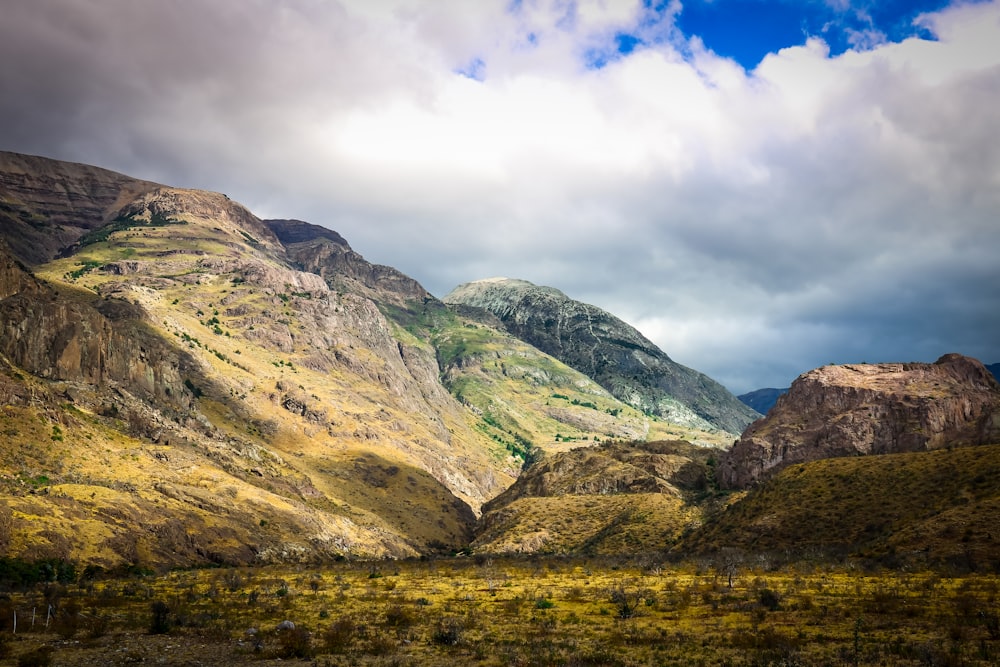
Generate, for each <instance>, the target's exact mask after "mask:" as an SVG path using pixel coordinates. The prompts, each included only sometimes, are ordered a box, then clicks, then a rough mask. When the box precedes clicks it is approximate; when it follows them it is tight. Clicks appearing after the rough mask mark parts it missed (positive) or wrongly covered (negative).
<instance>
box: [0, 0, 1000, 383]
mask: <svg viewBox="0 0 1000 667" xmlns="http://www.w3.org/2000/svg"><path fill="white" fill-rule="evenodd" d="M3 4H4V7H3V11H2V13H0V149H2V150H12V151H17V152H23V153H30V154H35V155H43V156H47V157H52V158H58V159H64V160H72V161H77V162H84V163H88V164H95V165H98V166H102V167H105V168H109V169H114V170H116V171H120V172H123V173H126V174H129V175H132V176H135V177H139V178H145V179H150V180H154V181H158V182H161V183H165V184H169V185H174V186H180V187H195V188H201V189H208V190H215V191H219V192H224V193H226V194H228V195H229V196H230V197H232V198H233V199H235V200H237V201H239V202H241V203H243V204H244V205H246V206H247V207H249V208H250V209H251V210H252V211H253V212H254V213H256V214H257V215H258V216H260V217H265V218H266V217H280V218H298V219H302V220H307V221H309V222H313V223H316V224H321V225H325V226H327V227H330V228H332V229H335V230H336V231H338V232H340V233H341V234H342V235H343V236H344V237H345V238H346V239H347V240H348V242H349V243H350V244H351V245H352V247H353V248H354V249H355V250H357V251H358V252H360V253H361V254H363V255H364V256H365V257H366V258H367V259H368V260H369V261H372V262H375V263H379V264H387V265H390V266H394V267H396V268H397V269H399V270H401V271H403V272H404V273H406V274H408V275H410V276H412V277H413V278H415V279H417V280H418V281H420V283H421V284H423V285H424V287H425V288H427V289H428V290H429V291H430V292H431V293H432V294H434V295H436V296H438V297H442V296H444V295H445V294H446V293H447V292H449V291H450V290H451V289H452V288H453V287H455V286H456V285H458V284H460V283H464V282H468V281H471V280H476V279H480V278H487V277H493V276H508V277H512V278H522V279H526V280H530V281H532V282H534V283H536V284H539V285H549V286H552V287H556V288H558V289H560V290H562V291H563V292H565V293H566V294H567V295H568V296H570V297H571V298H574V299H578V300H580V301H584V302H587V303H591V304H594V305H596V306H599V307H601V308H604V309H605V310H608V311H610V312H612V313H613V314H615V315H617V316H618V317H620V318H622V319H623V320H625V321H626V322H628V323H630V324H632V325H633V326H635V327H636V328H638V329H639V330H640V331H641V332H642V333H643V334H645V335H646V336H647V337H648V338H650V339H651V340H652V341H653V342H654V343H656V344H657V345H659V346H660V347H661V348H662V349H663V350H664V351H665V352H666V353H667V354H668V355H670V356H671V357H672V358H673V359H675V360H676V361H678V362H680V363H682V364H685V365H687V366H690V367H693V368H696V369H698V370H700V371H702V372H705V373H707V374H709V375H710V376H711V377H713V378H715V379H716V380H718V381H720V382H722V383H723V384H724V385H726V386H727V387H728V388H729V389H730V390H732V391H733V392H735V393H742V392H745V391H749V390H752V389H756V388H760V387H768V386H770V387H784V386H788V384H789V383H790V382H791V381H792V380H793V379H794V378H795V377H796V376H797V375H799V374H800V373H802V372H805V371H807V370H809V369H812V368H815V367H817V366H821V365H824V364H827V363H850V362H862V361H868V362H876V361H933V360H935V359H937V358H938V357H939V356H941V355H942V354H945V353H948V352H961V353H964V354H968V355H971V356H974V357H977V358H979V359H981V360H982V361H984V362H985V363H994V362H998V361H1000V0H997V1H993V2H990V1H978V2H948V1H947V0H917V1H914V2H903V1H900V0H888V1H879V2H875V1H874V0H773V1H769V2H765V1H763V0H687V1H685V2H681V1H679V0H664V1H649V0H646V1H642V0H477V1H476V2H468V1H467V0H386V1H381V0H341V1H340V2H335V1H333V0H283V1H278V0H211V1H209V0H169V1H164V2H135V0H9V1H7V2H4V3H3Z"/></svg>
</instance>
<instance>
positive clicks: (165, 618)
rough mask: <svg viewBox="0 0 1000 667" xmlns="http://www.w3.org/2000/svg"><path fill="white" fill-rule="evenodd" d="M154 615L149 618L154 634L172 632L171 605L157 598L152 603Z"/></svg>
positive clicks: (151, 630)
mask: <svg viewBox="0 0 1000 667" xmlns="http://www.w3.org/2000/svg"><path fill="white" fill-rule="evenodd" d="M150 610H151V611H152V615H151V616H150V619H149V633H150V634H152V635H165V634H166V633H168V632H170V607H168V606H167V603H166V602H163V601H161V600H156V601H155V602H153V604H152V605H150Z"/></svg>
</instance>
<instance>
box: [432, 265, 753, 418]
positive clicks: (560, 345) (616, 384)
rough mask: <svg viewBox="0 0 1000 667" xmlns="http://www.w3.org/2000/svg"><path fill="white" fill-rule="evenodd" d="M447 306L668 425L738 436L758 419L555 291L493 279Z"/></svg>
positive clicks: (466, 289)
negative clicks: (473, 313)
mask: <svg viewBox="0 0 1000 667" xmlns="http://www.w3.org/2000/svg"><path fill="white" fill-rule="evenodd" d="M444 301H445V303H449V304H460V305H463V306H472V307H477V308H481V309H484V310H486V311H488V312H490V313H492V314H493V315H494V316H495V317H497V318H498V319H499V320H500V321H501V322H503V324H504V326H505V327H506V329H507V330H508V331H509V332H510V333H511V334H512V335H514V336H516V337H517V338H520V339H521V340H523V341H525V342H527V343H529V344H531V345H533V346H534V347H537V348H538V349H540V350H542V351H543V352H545V353H547V354H551V355H552V356H553V357H555V358H557V359H559V360H560V361H562V362H563V363H565V364H566V365H567V366H570V367H572V368H575V369H576V370H578V371H580V372H581V373H583V374H584V375H587V376H588V377H590V378H592V379H593V380H594V381H595V382H597V383H598V384H599V385H601V386H602V387H604V388H605V389H606V390H607V391H609V392H610V393H611V394H612V395H613V396H615V397H617V398H618V399H619V400H621V401H623V402H625V403H628V404H629V405H631V406H633V407H635V408H636V409H639V410H642V411H643V412H647V413H650V414H655V415H657V416H659V417H661V418H663V419H665V420H667V421H670V422H673V423H678V424H685V425H688V426H691V427H694V428H702V429H708V428H717V429H721V430H723V431H727V432H729V433H732V434H739V433H740V432H742V431H743V429H744V428H745V427H746V426H747V424H749V423H750V422H751V421H753V420H754V419H756V418H757V417H759V416H760V415H759V414H757V413H756V412H754V411H753V410H751V409H750V408H749V407H747V406H746V405H744V404H743V403H741V402H740V401H739V400H738V399H737V398H736V397H735V396H733V395H732V394H730V393H729V392H728V391H727V390H726V389H725V388H724V387H723V386H722V385H720V384H719V383H717V382H715V381H714V380H712V379H711V378H709V377H708V376H706V375H704V374H702V373H699V372H697V371H695V370H692V369H690V368H687V367H685V366H682V365H680V364H678V363H676V362H674V361H673V360H672V359H670V357H668V356H667V355H666V354H665V353H664V352H663V351H662V350H660V349H659V348H657V347H656V346H655V345H654V344H653V343H651V342H650V341H649V340H647V339H646V338H645V337H644V336H643V335H642V334H640V333H639V332H638V331H636V330H635V329H634V328H633V327H631V326H629V325H628V324H626V323H625V322H623V321H621V320H620V319H618V318H617V317H614V316H613V315H611V314H610V313H607V312H605V311H603V310H601V309H600V308H597V307H595V306H591V305H588V304H585V303H581V302H579V301H574V300H572V299H570V298H569V297H567V296H566V295H565V294H563V293H562V292H560V291H559V290H556V289H553V288H551V287H539V286H536V285H533V284H532V283H529V282H527V281H525V280H511V279H507V278H493V279H487V280H479V281H475V282H471V283H466V284H464V285H460V286H458V287H456V288H455V289H454V290H452V292H451V293H450V294H448V295H447V296H445V297H444Z"/></svg>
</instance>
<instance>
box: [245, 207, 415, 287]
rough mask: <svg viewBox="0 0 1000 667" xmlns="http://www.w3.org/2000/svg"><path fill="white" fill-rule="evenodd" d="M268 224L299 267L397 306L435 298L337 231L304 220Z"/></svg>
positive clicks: (271, 221)
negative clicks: (371, 259)
mask: <svg viewBox="0 0 1000 667" xmlns="http://www.w3.org/2000/svg"><path fill="white" fill-rule="evenodd" d="M265 223H266V224H267V225H268V227H269V228H270V229H271V230H272V231H273V232H274V234H275V235H276V236H277V237H278V238H279V239H280V240H281V242H282V243H283V244H284V245H285V247H286V249H287V253H288V257H289V259H291V260H292V261H293V262H294V263H295V264H296V265H297V266H298V267H299V268H301V269H302V270H303V271H308V272H310V273H315V274H317V275H320V276H322V277H323V278H324V279H326V280H328V281H329V282H331V283H333V284H334V285H337V284H339V283H344V282H350V283H352V286H353V287H355V288H356V289H358V288H360V289H359V291H363V292H364V293H365V294H366V296H368V297H370V298H372V299H373V300H375V301H377V302H380V303H387V304H392V305H397V306H404V305H406V303H407V302H408V301H412V300H416V301H423V300H426V299H431V298H433V297H431V295H430V294H429V293H428V292H427V290H425V289H424V288H423V286H421V285H420V283H418V282H417V281H416V280H414V279H413V278H410V277H409V276H407V275H406V274H404V273H401V272H400V271H398V270H396V269H394V268H392V267H391V266H384V265H382V264H372V263H370V262H368V261H367V260H366V259H365V258H364V257H362V256H361V255H359V254H358V253H356V252H354V250H352V249H351V246H350V245H349V244H348V243H347V241H345V240H344V238H343V237H342V236H341V235H340V234H337V233H336V232H333V231H331V230H329V229H326V228H324V227H320V226H319V225H312V224H309V223H307V222H302V221H301V220H266V221H265Z"/></svg>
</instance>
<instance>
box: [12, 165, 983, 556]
mask: <svg viewBox="0 0 1000 667" xmlns="http://www.w3.org/2000/svg"><path fill="white" fill-rule="evenodd" d="M0 215H2V216H3V219H2V221H0V222H2V225H0V399H2V400H0V555H2V556H6V557H8V558H31V559H37V558H46V559H62V560H70V561H73V562H75V563H77V564H79V565H96V566H100V567H106V568H113V569H128V568H139V569H146V568H153V569H164V568H168V567H176V566H185V567H186V566H192V565H205V564H262V563H271V562H302V561H316V560H329V559H331V558H337V557H343V556H350V557H373V558H380V557H412V556H418V555H427V554H436V553H448V552H453V551H456V550H459V549H463V548H467V547H470V546H471V548H472V549H473V550H475V551H478V552H482V553H511V552H514V553H639V552H648V551H650V550H653V551H662V550H664V549H667V548H673V549H674V550H677V549H681V550H683V549H688V548H690V549H693V550H700V549H704V548H718V545H719V544H721V543H723V542H725V541H726V540H734V541H736V542H740V540H742V542H741V543H746V544H748V545H753V544H760V545H763V544H764V543H763V542H761V541H760V540H761V539H763V538H762V537H760V536H761V535H762V534H763V533H762V532H761V530H763V529H760V526H763V525H765V524H767V522H768V520H769V519H767V517H768V516H772V515H773V516H777V513H776V512H775V511H772V510H771V509H768V508H771V507H773V504H774V503H780V504H781V505H782V506H783V507H786V508H794V507H805V506H807V505H808V504H809V503H808V502H807V501H808V499H809V498H813V497H814V496H815V497H819V496H821V495H822V494H820V493H819V491H817V489H818V488H819V487H820V486H823V485H826V483H827V482H828V481H829V479H831V478H830V475H831V474H833V473H828V472H824V471H825V470H827V469H826V468H824V467H823V466H824V465H825V464H827V462H826V461H817V459H824V458H827V457H844V456H852V457H853V456H854V455H856V454H891V453H893V452H917V453H919V452H924V453H927V452H926V451H925V450H933V451H932V452H931V453H933V454H937V453H940V455H941V456H945V457H946V458H947V456H948V455H949V454H950V450H951V449H953V448H955V447H958V446H965V445H977V444H991V443H996V442H997V441H998V440H1000V435H998V434H1000V418H998V416H997V415H998V414H1000V411H998V409H997V405H998V401H997V396H998V393H1000V388H998V385H997V383H996V380H995V379H994V378H993V377H992V376H991V375H990V374H989V373H988V372H987V371H986V369H985V368H984V367H983V366H982V365H981V364H979V363H978V362H975V361H973V360H970V359H966V358H964V357H960V356H958V355H949V356H946V357H943V358H942V359H941V360H939V362H937V363H936V364H878V365H849V366H836V367H832V366H831V367H825V368H822V369H817V370H815V371H811V372H810V373H806V374H805V375H803V376H802V377H801V378H799V380H797V381H796V383H795V384H794V385H793V386H792V388H791V390H790V391H789V393H788V394H787V395H785V396H782V397H781V398H780V399H779V400H778V401H777V403H776V405H775V407H774V408H773V410H771V412H770V413H769V415H768V417H767V418H764V419H759V420H758V421H756V422H754V423H753V424H752V425H750V427H749V428H748V429H747V430H746V432H745V433H744V435H743V437H742V438H741V439H740V440H739V441H738V442H737V443H736V445H735V446H734V447H733V448H732V450H731V451H729V452H726V451H723V450H724V449H725V448H726V447H727V446H728V445H729V444H730V443H731V442H732V440H733V437H734V436H733V435H732V433H734V432H737V431H738V430H740V429H741V428H742V425H745V424H747V423H748V422H749V421H750V420H751V419H752V418H754V417H755V416H757V415H756V413H754V412H753V411H752V410H750V409H749V408H747V407H745V406H744V405H743V404H742V403H739V401H737V399H735V397H733V396H731V395H730V394H729V393H728V392H726V391H725V390H724V389H722V388H721V387H720V386H719V385H718V384H717V383H715V382H713V381H712V380H710V379H709V378H707V377H705V376H704V375H702V374H700V373H697V372H696V371H693V370H691V369H687V368H685V367H683V366H680V365H677V364H675V363H674V362H673V361H672V360H670V359H669V357H667V355H665V354H664V353H663V352H662V351H660V350H658V349H657V348H656V347H655V346H653V345H652V343H650V342H649V341H648V340H646V339H645V338H643V337H642V336H641V335H640V334H639V333H638V332H636V331H635V330H634V329H632V328H631V327H629V326H628V325H625V324H624V323H622V322H621V321H620V320H618V319H617V318H614V317H613V316H611V315H610V314H608V313H605V312H604V311H601V310H599V309H597V308H594V307H592V306H588V305H586V304H581V303H579V302H575V301H572V300H571V299H568V298H567V297H566V296H565V295H563V294H562V293H561V292H558V290H554V289H551V288H541V287H536V286H534V285H531V284H530V283H526V282H524V281H509V280H493V281H479V282H477V283H471V284H468V285H465V286H462V287H460V288H458V289H456V290H455V292H453V293H452V294H451V295H449V297H447V299H446V300H443V301H442V300H438V299H436V298H435V297H434V296H433V295H431V294H429V293H428V292H427V291H426V290H424V289H423V287H421V286H420V284H419V283H418V282H417V281H415V280H413V279H412V278H410V277H408V276H406V275H404V274H402V273H400V272H399V271H397V270H395V269H393V268H392V267H388V266H382V265H378V264H373V263H371V262H369V261H367V260H366V259H365V258H364V257H362V256H361V255H359V254H358V253H356V252H355V251H354V250H353V249H351V247H350V245H349V243H348V242H347V240H346V239H344V238H343V237H342V236H341V235H340V234H338V233H337V232H335V231H332V230H330V229H328V228H326V227H322V226H319V225H314V224H310V223H307V222H303V221H297V220H261V219H259V218H257V217H256V216H254V215H253V214H252V213H251V212H250V211H248V210H247V209H246V208H244V207H243V206H241V205H240V204H238V203H236V202H233V201H231V200H229V199H228V198H227V197H226V196H225V195H222V194H218V193H212V192H204V191H197V190H183V189H177V188H171V187H167V186H161V185H157V184H154V183H148V182H145V181H137V180H135V179H130V178H128V177H127V176H123V175H120V174H114V173H113V172H107V171H104V170H100V169H96V168H94V167H88V166H86V165H74V164H69V163H60V162H55V161H51V160H44V159H42V158H33V157H28V156H18V155H13V154H0ZM973 449H974V448H973ZM987 449H988V450H989V452H990V455H992V451H993V450H992V449H990V448H987ZM956 451H962V452H964V451H973V450H972V449H968V450H965V449H961V448H960V449H959V450H956ZM962 456H965V455H964V454H963V455H962ZM956 457H958V458H955V459H947V460H941V461H938V460H936V459H935V462H934V465H936V466H938V467H939V468H940V469H946V468H948V466H951V467H956V466H957V469H956V471H955V472H954V474H952V477H953V478H954V479H959V480H962V479H966V478H968V480H967V483H965V482H963V484H964V486H962V487H961V488H958V487H954V488H953V487H948V488H947V489H944V487H941V488H942V489H944V490H942V491H941V492H940V493H941V498H940V499H939V501H936V502H938V505H939V506H940V507H950V506H951V504H953V503H954V502H958V501H960V500H961V499H962V498H966V499H968V498H974V499H975V502H976V503H977V504H976V505H975V508H974V509H975V511H976V515H975V516H976V517H979V518H977V519H976V521H978V522H979V523H976V526H979V524H980V523H982V524H983V525H986V524H988V523H989V520H990V517H991V516H992V517H995V512H994V513H993V514H991V512H992V511H993V510H992V509H991V508H994V504H995V502H994V497H995V496H996V495H997V494H995V493H993V490H992V489H993V486H991V482H990V479H986V480H985V482H984V481H983V480H982V479H980V477H981V475H979V474H978V473H974V469H973V468H970V465H971V464H970V463H969V462H968V461H966V460H965V459H963V458H961V457H959V456H958V454H956ZM874 458H877V459H879V463H877V464H873V468H872V469H878V468H879V467H880V466H882V465H890V464H889V463H884V462H882V458H883V457H874ZM988 458H989V457H987V456H986V455H982V456H980V458H979V459H978V461H979V462H980V463H983V464H985V462H987V459H988ZM842 460H847V459H842ZM810 462H812V463H810ZM893 465H895V464H893ZM900 465H903V464H900ZM811 466H812V467H811ZM914 466H915V467H914ZM789 467H791V470H792V472H789V473H786V474H784V475H778V476H777V477H774V474H775V473H776V472H777V471H779V470H781V469H783V468H789ZM904 467H906V468H907V470H911V471H912V470H920V471H924V472H921V473H920V474H921V475H923V476H922V477H921V479H925V480H931V481H927V483H926V484H925V485H924V486H921V487H919V488H917V487H914V489H913V490H912V494H918V493H924V494H926V489H925V487H929V486H931V485H932V482H933V483H937V482H938V481H940V480H936V478H934V477H933V474H932V468H933V466H930V465H924V464H920V463H911V462H909V461H907V463H906V464H905V466H904ZM967 468H968V469H967ZM891 470H892V469H891V467H890V468H886V470H885V471H884V472H883V473H880V474H884V475H885V476H886V479H889V478H891V477H892V474H895V473H892V472H891ZM988 470H992V468H988ZM817 471H818V472H817ZM966 473H969V474H966ZM796 475H802V476H801V477H800V476H796ZM772 478H773V479H772ZM837 479H839V478H837ZM866 479H870V478H866ZM790 480H791V481H790ZM794 480H806V481H808V484H806V485H805V486H804V487H803V486H802V485H801V484H800V485H799V486H796V484H794V483H792V482H793V481H794ZM809 480H814V481H809ZM815 480H819V481H815ZM977 480H979V481H977ZM718 482H722V483H723V484H725V485H726V486H728V487H730V488H741V489H742V488H745V487H748V486H749V487H753V488H752V490H751V491H750V492H749V493H744V492H742V491H741V492H736V493H729V492H726V491H722V490H720V489H719V487H718ZM803 484H805V482H803ZM869 486H870V488H869V487H865V488H866V490H865V491H864V493H868V494H869V495H870V497H869V496H864V497H866V498H868V502H870V503H874V504H876V505H877V504H879V503H882V504H886V503H885V502H884V501H880V500H878V498H877V496H878V493H886V491H885V489H881V490H880V487H879V486H878V485H877V484H876V483H875V482H871V484H870V485H869ZM938 486H941V485H940V484H938ZM800 487H801V488H800ZM823 488H826V486H823ZM831 488H836V484H834V486H833V487H831ZM852 493H853V492H852ZM858 493H859V494H861V495H862V496H863V495H864V493H862V492H861V491H858ZM817 494H819V495H817ZM915 497H916V496H915V495H913V496H912V497H911V498H910V500H905V499H904V500H905V502H903V503H902V504H901V505H900V506H901V507H903V506H907V505H913V504H914V503H915V502H916V501H915V500H913V498H915ZM775 499H777V500H775ZM956 499H957V500H956ZM823 502H824V503H825V505H826V506H830V507H832V506H833V504H832V501H831V500H830V499H829V498H827V499H826V500H824V501H823ZM940 507H939V509H940ZM741 508H742V509H741ZM751 509H752V510H753V511H752V512H751ZM758 511H759V512H761V513H762V514H760V515H759V516H758V514H757V512H758ZM804 511H805V510H804ZM852 511H853V510H852ZM741 516H742V517H745V521H746V522H747V525H751V526H757V528H754V529H753V530H748V532H745V533H744V532H741V533H740V534H739V535H737V534H736V533H737V532H739V528H738V526H739V522H740V521H741V519H738V518H734V517H741ZM789 516H791V515H789ZM798 516H800V515H798V514H796V515H794V516H792V517H791V518H789V519H788V521H787V526H789V527H790V528H788V530H793V528H791V527H793V526H795V525H797V524H796V522H797V521H798V519H796V518H795V517H798ZM893 516H896V517H897V518H895V519H892V521H890V520H889V519H886V520H885V521H882V522H881V523H878V522H875V523H878V526H881V527H882V528H883V529H885V530H888V529H889V528H886V527H887V526H890V525H891V528H892V530H894V531H897V532H900V534H902V532H905V531H908V530H909V531H911V533H912V532H913V531H915V530H918V528H919V526H928V525H930V524H927V523H926V522H927V521H931V520H932V521H934V522H937V523H934V526H936V528H935V530H938V531H939V532H941V534H942V535H945V534H952V533H953V532H954V531H956V530H958V528H957V527H956V525H957V524H956V523H955V521H956V519H954V517H953V516H952V515H951V514H949V515H948V517H951V518H947V517H945V518H942V517H943V516H944V515H939V514H935V515H933V516H931V517H930V518H928V517H927V516H925V517H923V518H919V517H913V516H910V515H906V514H905V513H903V512H902V511H900V512H897V513H896V514H895V515H893ZM928 516H930V515H928ZM956 516H957V515H956ZM899 517H902V518H899ZM970 521H971V519H970ZM734 522H735V523H734ZM761 522H763V523H761ZM892 522H895V523H892ZM921 522H923V523H921ZM868 523H872V522H868ZM768 525H770V524H768ZM872 525H875V524H874V523H872ZM970 525H971V524H970ZM719 526H722V528H719ZM726 526H729V527H728V528H727V527H726ZM733 526H736V527H733ZM915 526H916V527H915ZM713 530H715V531H719V530H721V531H722V532H721V533H713V532H712V531H713ZM859 530H861V531H862V532H864V527H862V528H860V529H859ZM873 530H874V529H873ZM976 530H978V528H976ZM984 530H985V529H984ZM754 531H756V532H754ZM765 532H766V531H765ZM855 533H857V531H855ZM879 534H880V535H881V533H879ZM907 534H910V533H907ZM913 534H914V535H915V534H916V533H913ZM983 534H984V535H988V534H989V531H988V530H986V532H984V533H983ZM754 535H756V536H757V537H752V536H754ZM852 535H854V534H852ZM751 538H752V539H751ZM866 539H867V538H864V539H862V537H858V536H857V535H854V536H853V537H852V536H850V535H849V536H847V537H844V538H843V539H842V540H841V542H843V543H853V542H851V541H852V540H853V541H856V542H858V544H861V543H864V544H873V543H871V542H870V541H869V542H866V541H865V540H866ZM879 539H882V538H879ZM969 539H970V540H973V541H975V540H979V533H974V534H973V535H971V536H970V537H969ZM747 540H750V541H749V542H748V541H747ZM754 540H757V541H756V542H754ZM983 540H986V541H988V540H987V538H986V537H983V538H982V540H980V541H979V542H975V543H976V544H980V542H982V544H985V542H983ZM845 541H846V542H845ZM942 541H944V538H942ZM915 543H916V538H913V539H911V540H910V541H909V542H905V544H909V545H912V544H915ZM880 544H887V542H886V541H885V539H882V542H880ZM894 544H895V543H894ZM898 544H899V545H903V544H904V542H899V543H898ZM706 545H707V546H706ZM772 546H774V545H772ZM776 548H780V546H779V547H776ZM865 548H867V547H865ZM872 548H875V547H872ZM879 548H881V547H879ZM908 548H909V547H908ZM977 548H978V547H977ZM982 552H983V554H989V553H992V552H991V551H990V550H989V548H987V547H983V549H982ZM984 557H985V556H984Z"/></svg>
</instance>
